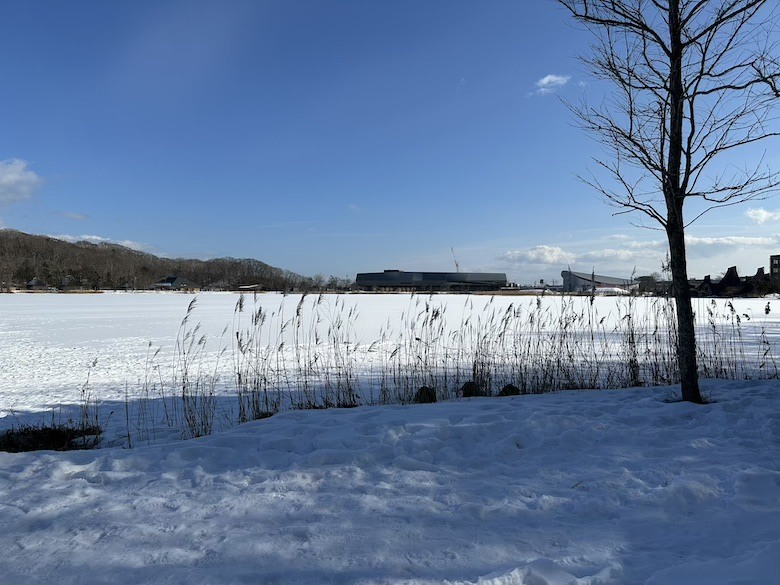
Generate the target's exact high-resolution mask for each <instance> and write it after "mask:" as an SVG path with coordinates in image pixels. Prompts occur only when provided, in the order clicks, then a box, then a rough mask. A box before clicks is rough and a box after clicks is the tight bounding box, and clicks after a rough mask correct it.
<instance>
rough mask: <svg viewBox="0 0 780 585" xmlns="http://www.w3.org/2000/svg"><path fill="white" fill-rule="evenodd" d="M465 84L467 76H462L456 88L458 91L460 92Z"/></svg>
mask: <svg viewBox="0 0 780 585" xmlns="http://www.w3.org/2000/svg"><path fill="white" fill-rule="evenodd" d="M465 85H466V78H465V77H461V78H460V81H459V82H458V87H457V89H456V90H455V91H456V93H460V90H462V89H463V87H464V86H465Z"/></svg>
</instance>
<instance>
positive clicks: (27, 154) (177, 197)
mask: <svg viewBox="0 0 780 585" xmlns="http://www.w3.org/2000/svg"><path fill="white" fill-rule="evenodd" d="M0 6H2V14H3V18H2V19H1V20H0V51H1V52H2V54H3V55H4V58H3V59H2V60H0V79H2V80H3V84H2V86H3V91H1V92H0V137H2V139H1V140H0V226H2V227H8V228H14V229H19V230H22V231H25V232H30V233H38V234H48V235H54V236H59V237H64V238H77V239H80V238H87V239H92V240H93V241H98V240H101V239H105V240H111V241H116V242H120V243H124V244H127V245H130V246H132V247H136V248H139V249H143V250H146V251H149V252H152V253H156V254H160V255H165V256H172V257H175V256H179V257H198V258H214V257H220V256H233V257H253V258H257V259H260V260H263V261H265V262H268V263H270V264H273V265H275V266H279V267H282V268H286V269H289V270H293V271H296V272H299V273H302V274H306V275H314V274H316V273H322V274H333V275H336V276H340V277H345V276H347V277H350V278H352V277H354V275H355V273H356V272H364V271H378V270H382V269H385V268H397V269H405V270H454V262H453V257H452V252H451V249H454V251H455V254H456V256H457V258H458V260H459V262H460V265H461V268H462V269H464V270H489V271H502V272H507V273H508V275H509V277H510V279H512V280H515V281H517V282H521V283H532V282H534V281H537V280H539V279H542V278H543V279H545V280H547V281H548V282H550V281H553V280H555V279H557V280H558V282H560V271H561V270H562V269H565V268H566V267H567V265H568V266H571V268H572V269H574V270H582V271H586V272H590V271H591V270H594V269H595V271H596V272H597V273H600V274H608V275H614V276H624V275H628V274H630V273H631V271H632V270H633V269H634V268H636V271H637V273H639V274H645V273H650V272H655V271H659V270H660V265H661V261H662V259H663V257H664V255H665V249H666V246H665V243H664V236H663V233H661V232H658V231H652V230H647V229H641V228H636V227H632V225H631V222H630V218H629V217H625V216H621V217H613V215H612V212H613V211H614V210H612V209H611V208H609V207H607V206H606V205H605V204H604V203H602V202H601V201H600V199H599V198H598V197H597V195H596V194H595V193H594V192H593V191H592V190H591V189H590V188H589V187H587V186H586V185H584V184H582V183H581V182H580V181H579V180H578V179H577V177H576V174H577V173H586V172H587V168H588V164H589V162H588V161H589V157H591V156H599V154H600V150H599V147H598V146H597V145H596V144H595V143H594V142H593V141H592V140H591V139H589V138H588V137H586V136H585V135H583V133H582V131H581V130H580V129H578V128H577V127H576V125H575V124H574V120H573V119H572V116H571V114H570V113H569V111H568V110H567V109H566V107H565V106H564V105H563V104H562V103H561V100H560V99H559V98H560V97H564V98H568V99H575V100H576V99H578V96H579V95H580V94H582V93H583V92H584V93H586V94H591V95H589V98H592V97H594V95H595V94H596V92H598V91H600V90H599V88H598V85H597V84H594V83H593V81H592V80H591V79H589V78H588V77H587V75H586V73H585V72H584V71H583V67H582V65H581V64H580V63H579V62H578V61H577V55H578V54H579V53H582V52H584V51H587V47H588V40H589V37H588V36H587V34H586V33H584V32H582V31H579V30H577V29H575V28H574V27H573V26H572V25H571V22H570V21H569V20H567V18H566V15H565V14H564V13H563V11H562V10H561V9H560V8H559V7H558V6H557V5H556V4H555V3H554V2H553V1H552V0H549V1H547V0H534V1H526V2H520V1H517V0H492V1H490V2H477V1H476V0H472V1H463V0H437V1H433V0H425V1H411V0H397V1H390V0H383V1H377V0H352V1H327V2H325V1H321V0H312V1H297V0H284V1H281V0H280V1H274V2H264V1H260V0H247V1H241V0H223V1H220V2H216V1H210V2H206V1H201V0H181V1H178V0H173V1H172V0H155V1H148V0H141V1H132V2H130V1H116V2H97V1H92V2H78V1H70V2H48V1H47V2H44V1H36V0H31V1H28V2H2V4H0ZM764 147H765V148H766V150H767V154H766V159H767V162H770V163H771V162H772V161H777V162H780V161H779V160H778V158H780V157H778V154H779V151H778V149H780V142H774V143H769V142H768V143H766V145H765V146H764ZM775 167H776V168H777V167H778V165H775ZM689 234H690V238H689V256H690V260H689V262H690V266H689V269H690V273H691V276H703V275H705V274H710V273H711V274H713V275H716V274H718V273H721V272H723V271H724V270H725V269H726V268H727V267H728V266H731V265H737V266H738V267H739V269H740V271H741V272H742V273H748V272H749V273H752V272H754V271H755V269H756V268H757V267H758V266H766V265H767V263H768V255H769V254H770V253H780V236H779V235H778V234H780V201H777V200H774V199H769V200H766V201H761V202H754V203H751V204H747V205H744V206H740V207H732V208H727V209H724V210H720V211H717V212H713V213H711V214H708V215H706V216H705V217H704V218H702V219H701V220H700V221H699V222H698V223H696V224H694V226H692V228H691V229H690V231H689Z"/></svg>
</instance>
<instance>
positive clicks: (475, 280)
mask: <svg viewBox="0 0 780 585" xmlns="http://www.w3.org/2000/svg"><path fill="white" fill-rule="evenodd" d="M506 285H507V280H506V274H504V273H498V272H495V273H494V272H406V271H404V270H385V271H384V272H362V273H359V274H358V275H357V276H356V278H355V286H356V287H357V288H359V289H360V290H409V291H431V292H434V291H441V292H446V291H450V292H470V291H491V290H500V289H502V288H504V287H505V286H506Z"/></svg>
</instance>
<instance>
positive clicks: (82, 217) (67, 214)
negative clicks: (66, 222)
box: [60, 211, 89, 221]
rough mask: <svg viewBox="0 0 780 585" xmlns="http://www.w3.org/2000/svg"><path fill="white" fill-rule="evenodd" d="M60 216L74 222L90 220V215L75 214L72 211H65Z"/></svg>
mask: <svg viewBox="0 0 780 585" xmlns="http://www.w3.org/2000/svg"><path fill="white" fill-rule="evenodd" d="M60 215H61V216H62V217H65V218H67V219H72V220H74V221H87V220H88V219H89V216H88V215H84V214H83V213H73V212H72V211H63V212H62V213H60Z"/></svg>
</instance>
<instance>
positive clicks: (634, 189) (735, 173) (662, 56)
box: [557, 0, 780, 402]
mask: <svg viewBox="0 0 780 585" xmlns="http://www.w3.org/2000/svg"><path fill="white" fill-rule="evenodd" d="M557 1H558V3H559V4H561V5H563V6H564V7H565V8H566V9H567V10H568V11H569V12H570V13H571V15H572V16H573V17H574V19H575V20H576V21H577V22H579V23H581V24H584V25H585V27H586V28H587V29H589V30H590V31H591V32H593V33H594V37H595V42H594V43H593V46H592V53H591V54H590V55H589V56H587V57H585V58H584V59H583V60H584V61H585V63H586V64H587V65H588V66H589V68H590V70H591V72H592V73H593V74H594V75H595V76H596V77H597V78H598V79H601V80H606V81H608V82H610V84H611V89H612V91H611V93H610V94H609V97H608V98H607V99H606V100H605V101H604V103H602V104H600V105H598V106H590V105H588V104H587V103H583V104H581V105H576V106H571V107H572V109H573V110H574V112H575V113H576V115H577V116H578V118H579V120H580V122H581V124H582V126H583V127H584V129H585V130H587V131H588V132H589V133H591V134H592V135H593V136H594V137H595V138H596V139H597V140H598V141H599V142H600V143H601V144H602V146H604V147H605V150H606V151H607V153H608V154H609V156H608V158H607V160H597V161H596V165H597V167H596V169H597V170H596V171H594V172H593V173H592V175H591V176H590V177H589V178H587V179H585V181H586V182H587V183H588V184H590V185H591V186H593V187H595V188H596V189H597V190H598V191H599V192H600V193H601V194H602V195H603V196H604V197H605V198H606V200H607V201H608V203H610V204H612V205H614V206H617V207H618V208H620V210H619V211H618V212H616V213H617V214H620V213H629V212H639V213H640V214H644V216H645V217H649V218H651V219H652V220H653V222H657V223H658V224H660V225H661V228H662V229H663V230H664V231H665V232H666V237H667V240H668V243H669V258H670V264H671V272H672V290H673V295H674V299H675V303H676V309H677V326H678V334H679V344H678V347H677V357H678V362H679V367H680V381H681V387H682V397H683V399H684V400H688V401H691V402H701V401H702V398H701V394H700V392H699V382H698V372H697V367H696V337H695V329H694V315H693V309H692V307H691V292H690V288H689V285H688V269H687V260H686V251H685V228H686V227H687V226H688V225H689V224H690V223H691V222H692V221H694V220H696V219H697V218H699V217H701V215H702V214H703V213H706V212H707V211H709V210H711V209H713V208H715V207H720V206H726V205H734V204H737V203H740V202H744V201H747V200H750V199H755V198H760V197H763V196H765V195H766V194H768V193H769V192H770V191H771V190H773V189H775V188H776V187H777V185H778V175H777V174H776V173H775V172H773V171H772V170H770V169H769V168H766V167H765V165H764V163H763V159H762V157H761V155H753V156H756V158H758V159H759V160H758V161H757V162H756V161H754V163H753V164H751V165H748V166H747V167H744V168H738V167H737V166H735V165H734V158H733V154H732V153H733V151H734V150H735V149H737V148H740V147H749V146H751V145H755V144H756V143H759V142H761V141H762V140H765V139H766V138H769V137H772V136H776V135H777V132H776V125H775V124H774V123H775V122H776V120H775V119H773V118H772V114H771V109H772V106H773V103H774V101H775V99H776V98H777V97H778V96H779V95H780V92H779V89H780V88H779V82H780V68H778V62H777V60H776V59H775V58H774V57H773V53H774V48H775V47H774V46H773V44H772V42H771V38H772V35H773V34H774V32H775V31H774V29H773V27H772V26H771V25H772V24H773V23H774V19H773V18H772V16H771V15H768V16H767V17H766V18H764V17H763V16H761V11H762V9H763V8H764V7H765V4H767V2H766V0H557ZM600 177H601V178H600ZM603 177H606V179H604V178H603ZM686 201H691V203H692V206H693V207H694V209H693V212H692V213H691V217H692V219H690V220H687V219H685V218H684V216H683V206H684V204H685V203H686Z"/></svg>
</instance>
